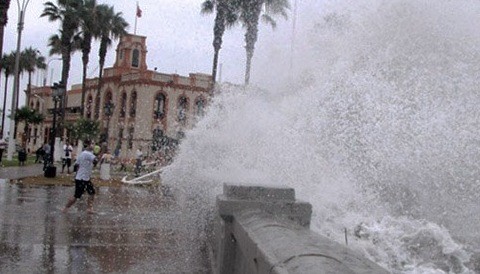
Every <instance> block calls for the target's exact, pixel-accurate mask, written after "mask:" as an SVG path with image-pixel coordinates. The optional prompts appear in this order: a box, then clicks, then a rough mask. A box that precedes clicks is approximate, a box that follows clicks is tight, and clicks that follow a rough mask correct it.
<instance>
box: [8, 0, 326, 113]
mask: <svg viewBox="0 0 480 274" xmlns="http://www.w3.org/2000/svg"><path fill="white" fill-rule="evenodd" d="M19 1H22V0H19ZM44 2H45V1H43V0H30V3H29V5H28V7H27V11H26V19H25V28H24V31H23V33H22V43H21V48H22V49H24V48H26V47H29V46H32V47H34V48H37V49H39V50H40V52H41V53H42V54H43V55H44V56H46V58H47V61H48V60H50V59H51V58H54V57H56V56H48V47H47V41H48V38H49V36H50V35H52V34H55V33H57V31H58V27H59V25H58V24H57V23H51V22H48V20H47V19H46V18H40V14H41V13H42V11H43V7H44V6H43V3H44ZM54 2H55V3H56V1H55V0H54ZM98 2H99V3H107V4H109V5H113V6H114V7H115V11H117V12H122V13H123V15H124V18H125V19H126V20H127V22H128V23H129V24H130V27H129V29H128V31H129V32H130V33H133V31H134V24H135V10H136V1H133V0H117V1H115V0H103V1H102V0H99V1H98ZM202 2H203V1H202V0H181V1H179V0H140V1H139V6H140V8H141V9H142V11H143V14H142V17H141V18H138V21H137V34H138V35H143V36H146V37H147V49H148V55H147V65H148V67H149V69H153V68H154V67H157V68H158V71H159V72H163V73H178V74H180V75H188V73H190V72H202V73H210V72H211V66H212V57H213V48H212V45H211V44H212V37H213V30H212V29H213V20H214V15H206V16H204V15H201V14H200V6H201V3H202ZM320 2H322V0H298V12H297V32H300V31H302V30H306V29H308V28H311V26H310V25H309V24H311V22H313V20H312V18H311V15H309V16H305V15H306V14H311V12H312V10H315V9H319V8H320ZM291 3H292V11H293V3H294V1H293V0H292V1H291ZM8 13H9V14H8V15H9V21H8V24H7V27H6V29H5V37H4V52H5V53H9V52H11V51H12V50H14V49H15V48H16V39H17V23H18V11H17V0H12V2H11V5H10V9H9V12H8ZM292 18H293V16H292V15H290V18H289V20H288V21H285V20H283V19H282V18H278V20H277V21H278V23H279V24H278V27H277V28H276V29H275V30H274V31H272V30H271V28H270V27H266V26H265V25H263V26H262V27H261V28H260V33H259V39H258V42H257V44H256V51H255V56H254V60H253V68H252V79H251V82H252V83H253V84H257V85H260V86H262V85H263V86H265V83H268V79H266V78H275V75H271V74H272V72H274V73H275V70H272V67H271V66H272V63H275V62H278V61H279V60H280V59H282V60H280V61H281V62H279V63H283V64H285V63H288V62H286V61H285V60H287V59H289V53H290V45H291V44H290V43H291V33H292ZM307 18H308V19H307ZM243 35H244V30H243V29H242V28H241V26H240V25H239V26H237V27H235V28H234V29H232V30H229V31H227V33H226V35H225V36H224V44H223V47H222V50H221V52H220V63H222V64H223V66H222V74H221V77H222V81H229V82H233V83H242V82H243V78H244V67H245V50H244V47H243V46H244V41H243V39H244V36H243ZM298 37H299V35H297V38H298ZM116 43H117V42H115V43H114V45H113V46H112V47H110V48H109V51H108V53H107V60H106V62H105V66H106V67H110V66H112V65H113V60H114V55H115V48H116ZM97 54H98V43H95V45H94V49H93V50H92V53H91V55H90V63H89V68H88V77H95V76H97V75H98V57H97V56H98V55H97ZM57 57H58V56H57ZM71 65H72V68H71V71H70V78H69V83H70V85H71V84H74V83H80V82H81V55H80V53H75V54H74V55H73V57H72V64H71ZM278 66H282V65H278ZM265 67H268V69H266V68H265ZM52 69H53V75H51V72H52ZM269 73H270V75H269ZM60 74H61V61H59V60H52V61H51V62H50V65H49V75H48V77H47V83H50V80H51V79H53V82H56V81H58V80H59V79H60ZM2 76H3V75H2ZM43 77H45V76H44V73H43V72H39V73H37V74H36V75H35V76H34V79H33V83H34V84H37V85H40V84H41V83H42V79H43ZM26 81H27V80H26V76H25V77H24V80H23V81H22V84H21V85H22V86H21V88H24V86H25V85H26ZM10 82H13V81H10ZM1 86H2V90H3V77H2V82H1ZM22 93H23V92H22ZM0 97H1V98H3V92H2V95H1V96H0ZM23 101H24V100H22V99H21V101H20V102H21V104H23ZM7 106H10V105H9V104H8V103H7ZM9 108H10V107H7V109H9Z"/></svg>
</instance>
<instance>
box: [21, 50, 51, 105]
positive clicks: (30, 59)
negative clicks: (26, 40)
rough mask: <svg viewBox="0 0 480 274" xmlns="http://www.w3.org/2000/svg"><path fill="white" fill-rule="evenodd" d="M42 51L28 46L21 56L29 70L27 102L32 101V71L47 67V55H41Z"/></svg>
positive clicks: (24, 65)
mask: <svg viewBox="0 0 480 274" xmlns="http://www.w3.org/2000/svg"><path fill="white" fill-rule="evenodd" d="M39 53H40V51H39V50H38V49H34V48H32V47H29V48H26V49H25V50H24V51H23V52H22V54H21V56H20V58H21V59H22V63H23V68H24V69H25V70H26V71H27V72H28V85H27V90H26V92H27V102H29V101H30V95H31V94H30V92H31V89H32V73H33V72H35V70H36V69H37V68H38V69H45V68H46V67H47V64H45V57H43V56H41V55H39Z"/></svg>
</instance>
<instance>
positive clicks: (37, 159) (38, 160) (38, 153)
mask: <svg viewBox="0 0 480 274" xmlns="http://www.w3.org/2000/svg"><path fill="white" fill-rule="evenodd" d="M44 154H45V151H44V150H43V146H40V147H39V148H38V149H37V150H36V151H35V156H36V157H35V163H42V159H43V155H44Z"/></svg>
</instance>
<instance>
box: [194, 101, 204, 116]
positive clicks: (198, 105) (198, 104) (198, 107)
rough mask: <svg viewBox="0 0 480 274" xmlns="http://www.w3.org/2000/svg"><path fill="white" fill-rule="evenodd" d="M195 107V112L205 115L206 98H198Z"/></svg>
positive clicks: (198, 114)
mask: <svg viewBox="0 0 480 274" xmlns="http://www.w3.org/2000/svg"><path fill="white" fill-rule="evenodd" d="M195 108H196V109H195V114H196V115H197V116H200V117H201V116H203V115H204V114H205V99H203V98H201V97H200V98H198V99H197V101H196V102H195Z"/></svg>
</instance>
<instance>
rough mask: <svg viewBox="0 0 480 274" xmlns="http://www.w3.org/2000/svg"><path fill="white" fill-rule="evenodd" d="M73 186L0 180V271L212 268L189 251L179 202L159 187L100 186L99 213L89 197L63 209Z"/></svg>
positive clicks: (197, 270) (181, 270)
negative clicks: (91, 211) (92, 209)
mask: <svg viewBox="0 0 480 274" xmlns="http://www.w3.org/2000/svg"><path fill="white" fill-rule="evenodd" d="M36 168H37V166H34V167H33V168H31V169H28V167H27V169H26V170H28V172H32V173H35V172H38V171H35V170H36ZM26 170H23V171H22V170H20V169H18V170H17V171H16V172H17V173H19V174H23V175H25V174H26V172H27V171H26ZM39 171H40V174H41V168H40V170H39ZM3 172H4V173H3V175H2V173H1V172H0V176H6V175H5V170H3ZM9 172H10V173H8V174H7V175H12V174H13V173H15V172H14V171H12V170H10V171H9ZM4 178H5V177H4ZM9 178H12V176H10V177H9ZM73 191H74V187H73V186H26V185H21V184H11V183H8V182H6V181H5V180H0V273H208V272H209V271H208V267H207V266H206V264H205V263H204V259H203V258H200V259H198V258H197V260H195V259H193V260H192V257H191V256H186V254H187V253H189V252H190V253H191V252H194V253H195V252H196V251H195V249H196V248H194V247H193V246H194V243H192V242H191V239H192V238H191V237H186V236H188V235H185V234H187V233H189V232H187V231H186V230H184V229H182V227H181V226H182V225H181V224H180V223H179V222H178V220H179V219H181V216H179V215H178V214H180V213H179V212H180V211H179V210H178V209H179V208H181V207H179V206H178V205H176V202H175V199H174V198H173V197H172V196H170V195H164V193H163V192H162V190H161V188H159V187H145V186H144V187H138V186H122V187H100V188H98V189H97V195H96V198H95V212H96V213H95V214H87V213H86V212H85V209H86V197H82V199H81V200H80V201H78V202H77V203H76V204H75V205H74V206H73V207H72V208H71V210H70V211H69V212H68V213H62V212H61V209H62V208H63V206H64V205H65V203H66V201H67V199H68V198H69V197H70V196H71V195H73ZM189 238H190V240H188V239H189ZM200 257H202V256H200Z"/></svg>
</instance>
